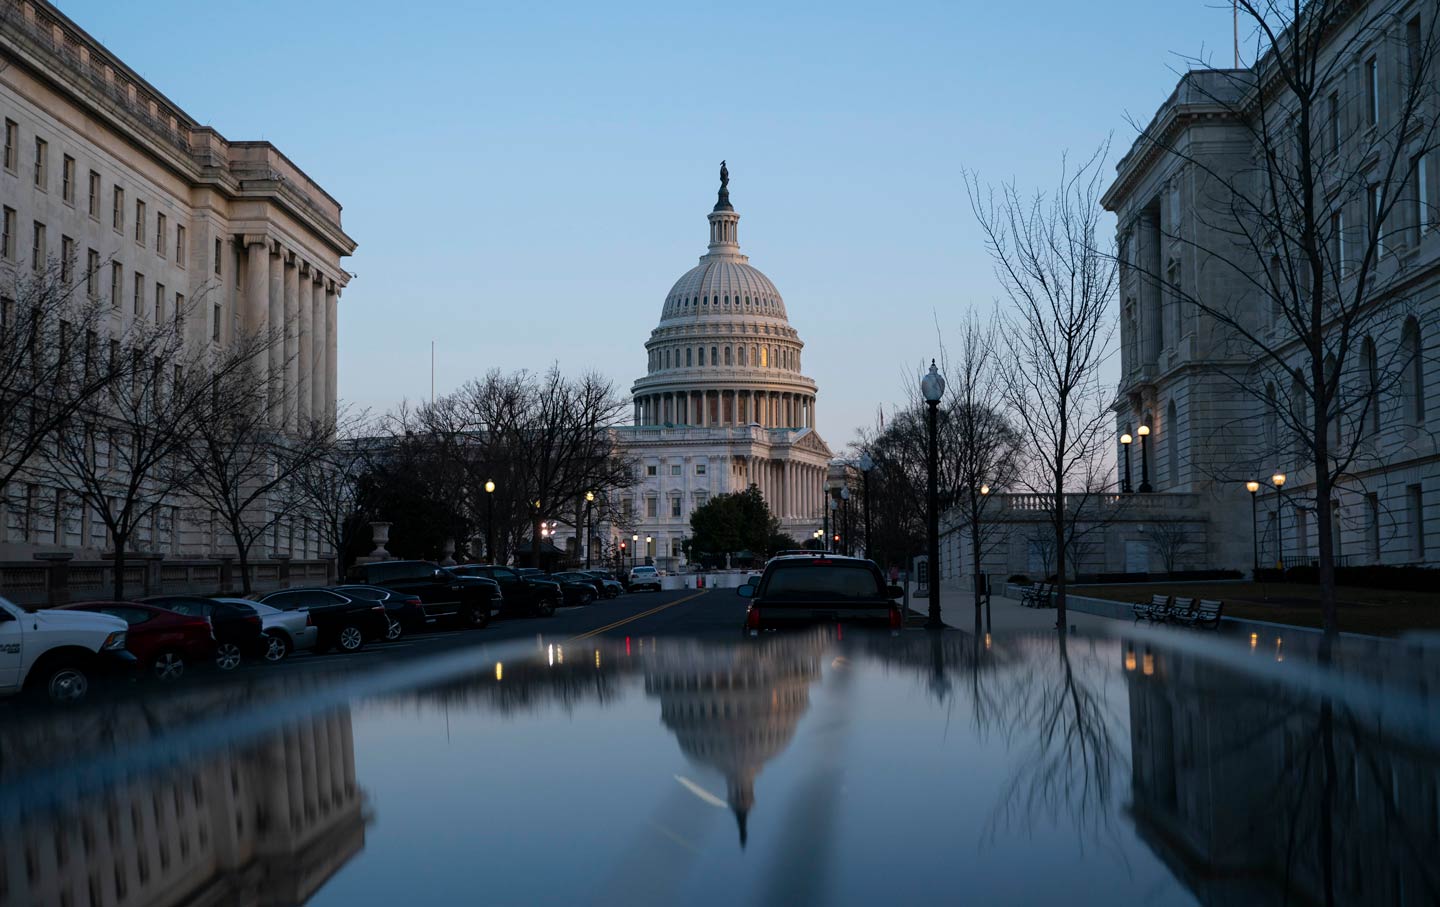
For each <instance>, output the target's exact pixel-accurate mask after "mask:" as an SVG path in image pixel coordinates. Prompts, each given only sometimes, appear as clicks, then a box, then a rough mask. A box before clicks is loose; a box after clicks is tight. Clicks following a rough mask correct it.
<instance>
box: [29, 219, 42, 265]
mask: <svg viewBox="0 0 1440 907" xmlns="http://www.w3.org/2000/svg"><path fill="white" fill-rule="evenodd" d="M30 270H32V271H34V272H36V273H37V274H38V273H39V272H41V271H43V270H45V225H44V224H42V223H40V222H39V221H38V220H37V221H35V233H34V236H33V237H32V239H31V243H30Z"/></svg>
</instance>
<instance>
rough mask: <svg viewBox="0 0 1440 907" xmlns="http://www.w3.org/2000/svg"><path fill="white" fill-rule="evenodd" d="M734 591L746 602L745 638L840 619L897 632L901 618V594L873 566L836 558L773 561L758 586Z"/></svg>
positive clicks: (871, 563)
mask: <svg viewBox="0 0 1440 907" xmlns="http://www.w3.org/2000/svg"><path fill="white" fill-rule="evenodd" d="M735 592H736V594H737V595H739V596H740V597H741V598H748V599H750V600H751V601H750V607H749V609H748V610H747V611H746V612H745V632H746V633H747V634H748V635H751V636H754V635H756V634H757V633H759V632H760V631H761V630H764V629H767V628H771V627H778V626H787V625H796V624H807V623H815V622H818V621H842V620H843V621H863V622H869V623H878V624H888V625H889V626H890V629H892V630H899V629H900V626H901V623H902V615H901V613H900V609H899V608H898V607H896V605H895V599H897V598H899V597H900V596H902V595H904V594H905V593H904V590H903V589H901V588H900V587H899V586H889V585H886V583H885V577H884V576H883V575H882V574H881V573H880V568H879V567H877V566H875V562H874V561H868V560H865V559H864V558H858V557H841V556H839V555H829V556H825V557H814V556H809V555H801V556H795V557H777V558H774V559H773V560H771V561H770V562H769V563H767V564H766V565H765V572H764V573H763V574H762V575H761V577H760V582H759V583H756V584H754V585H751V584H749V583H747V584H745V585H743V586H740V587H739V588H737V589H736V590H735Z"/></svg>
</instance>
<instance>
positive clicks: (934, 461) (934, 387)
mask: <svg viewBox="0 0 1440 907" xmlns="http://www.w3.org/2000/svg"><path fill="white" fill-rule="evenodd" d="M920 395H921V396H923V397H924V398H925V403H926V406H927V407H928V408H929V418H928V420H927V423H926V424H927V426H928V428H929V431H928V435H929V445H928V446H929V450H928V453H929V456H927V457H926V467H927V469H926V472H927V477H926V483H925V498H926V503H927V505H928V507H929V513H928V514H926V529H927V535H928V536H929V538H928V539H927V542H928V544H927V546H926V549H927V550H926V554H927V560H928V561H929V564H928V566H927V570H928V571H929V580H930V616H929V619H928V620H926V621H925V626H926V627H928V628H929V629H931V630H939V629H940V628H942V627H944V626H945V622H944V621H942V620H941V619H940V573H939V569H938V568H939V566H940V493H939V490H938V489H937V488H936V477H935V472H936V469H937V468H938V465H939V462H938V461H939V459H940V456H939V453H938V451H937V450H936V447H935V431H936V429H935V420H936V418H937V414H938V412H939V410H940V398H941V397H942V396H944V395H945V379H944V378H942V377H941V376H940V370H939V369H937V368H936V367H935V360H934V359H931V360H930V372H929V373H928V374H927V375H926V376H925V377H924V378H921V379H920Z"/></svg>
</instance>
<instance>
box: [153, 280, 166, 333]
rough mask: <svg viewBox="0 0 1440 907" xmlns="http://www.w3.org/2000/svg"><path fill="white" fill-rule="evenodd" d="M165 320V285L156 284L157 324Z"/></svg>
mask: <svg viewBox="0 0 1440 907" xmlns="http://www.w3.org/2000/svg"><path fill="white" fill-rule="evenodd" d="M164 320H165V284H163V283H160V282H159V281H156V282H155V323H156V324H159V323H160V322H162V321H164Z"/></svg>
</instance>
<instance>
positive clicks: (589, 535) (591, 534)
mask: <svg viewBox="0 0 1440 907" xmlns="http://www.w3.org/2000/svg"><path fill="white" fill-rule="evenodd" d="M594 504H595V492H593V491H587V492H585V569H586V570H589V569H590V547H591V546H592V545H593V544H594V542H595V530H594V529H592V528H590V508H591V507H593V506H594Z"/></svg>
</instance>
